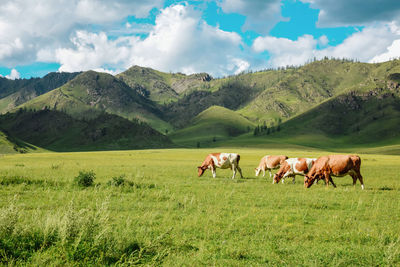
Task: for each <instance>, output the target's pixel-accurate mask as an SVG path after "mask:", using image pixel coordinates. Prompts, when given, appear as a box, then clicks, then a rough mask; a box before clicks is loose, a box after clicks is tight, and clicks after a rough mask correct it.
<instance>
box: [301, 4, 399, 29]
mask: <svg viewBox="0 0 400 267" xmlns="http://www.w3.org/2000/svg"><path fill="white" fill-rule="evenodd" d="M301 1H302V2H304V3H310V4H311V6H312V7H313V8H316V9H320V13H319V17H318V26H320V27H337V26H353V25H372V23H376V22H385V23H386V22H390V21H393V20H397V21H398V22H400V1H398V0H380V1H376V0H362V1H360V0H335V1H327V0H301Z"/></svg>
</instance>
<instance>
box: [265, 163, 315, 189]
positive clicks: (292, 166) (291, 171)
mask: <svg viewBox="0 0 400 267" xmlns="http://www.w3.org/2000/svg"><path fill="white" fill-rule="evenodd" d="M316 160H317V159H315V158H289V159H287V160H285V161H284V162H283V163H282V164H281V167H280V169H279V171H278V172H277V173H276V174H275V175H274V181H273V182H272V183H279V181H280V180H281V179H282V183H283V182H284V180H285V178H286V177H293V183H294V182H295V178H296V175H302V176H304V175H306V174H307V173H308V171H309V170H310V169H311V167H312V166H313V164H314V162H315V161H316Z"/></svg>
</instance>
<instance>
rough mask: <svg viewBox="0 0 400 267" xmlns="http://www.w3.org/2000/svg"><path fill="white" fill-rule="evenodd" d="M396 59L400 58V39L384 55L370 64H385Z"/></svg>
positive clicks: (376, 57)
mask: <svg viewBox="0 0 400 267" xmlns="http://www.w3.org/2000/svg"><path fill="white" fill-rule="evenodd" d="M395 58H400V39H397V40H394V41H393V43H392V44H391V45H390V46H389V47H388V48H387V50H386V51H385V52H384V53H382V54H380V55H376V56H375V57H373V58H372V59H371V60H370V61H369V62H371V63H376V62H384V61H388V60H391V59H395Z"/></svg>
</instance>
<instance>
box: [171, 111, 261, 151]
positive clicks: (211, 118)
mask: <svg viewBox="0 0 400 267" xmlns="http://www.w3.org/2000/svg"><path fill="white" fill-rule="evenodd" d="M253 128H254V124H253V123H252V122H251V121H249V120H248V119H246V118H245V117H243V116H241V115H239V114H238V113H235V112H234V111H232V110H229V109H227V108H223V107H220V106H211V107H209V108H208V109H206V110H205V111H203V112H201V113H200V114H199V115H197V116H196V117H195V118H194V119H193V120H192V123H191V125H190V126H188V127H186V128H184V129H182V130H178V131H175V132H173V133H172V134H171V135H170V136H169V137H170V138H171V139H172V141H174V142H176V144H179V145H185V146H189V147H195V146H196V145H197V143H198V142H200V145H201V146H205V145H210V144H212V143H213V142H214V141H221V140H226V139H230V138H232V137H234V136H238V135H240V134H243V133H246V132H248V131H251V130H252V129H253Z"/></svg>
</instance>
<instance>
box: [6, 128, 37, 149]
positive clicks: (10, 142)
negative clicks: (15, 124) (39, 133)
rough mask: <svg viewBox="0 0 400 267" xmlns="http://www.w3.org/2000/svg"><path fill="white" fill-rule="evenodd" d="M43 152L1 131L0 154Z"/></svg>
mask: <svg viewBox="0 0 400 267" xmlns="http://www.w3.org/2000/svg"><path fill="white" fill-rule="evenodd" d="M38 151H43V149H40V148H38V147H36V146H33V145H31V144H28V143H25V142H23V141H21V140H19V139H17V138H15V137H12V136H10V135H9V133H8V132H6V131H5V130H0V154H14V153H27V152H38Z"/></svg>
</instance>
